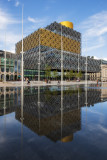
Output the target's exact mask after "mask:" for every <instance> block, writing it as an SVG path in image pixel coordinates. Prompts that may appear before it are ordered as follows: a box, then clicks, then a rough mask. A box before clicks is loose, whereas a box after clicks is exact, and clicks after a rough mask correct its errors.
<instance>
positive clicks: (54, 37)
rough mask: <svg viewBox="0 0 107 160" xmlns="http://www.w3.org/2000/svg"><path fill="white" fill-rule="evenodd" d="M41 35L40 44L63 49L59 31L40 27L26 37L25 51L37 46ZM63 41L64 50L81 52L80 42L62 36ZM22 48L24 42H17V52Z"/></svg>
mask: <svg viewBox="0 0 107 160" xmlns="http://www.w3.org/2000/svg"><path fill="white" fill-rule="evenodd" d="M39 36H40V45H42V46H47V47H51V48H56V49H58V50H61V36H60V35H59V34H57V33H54V32H52V31H49V30H46V29H39V30H38V31H36V32H34V33H32V34H31V35H29V36H27V37H26V38H25V39H24V51H28V50H30V49H32V48H35V47H36V46H38V45H39ZM62 41H63V50H64V51H69V52H73V53H77V54H80V52H81V44H80V42H78V41H76V40H73V39H71V38H68V37H66V36H62ZM21 48H22V42H21V41H20V42H18V43H17V44H16V53H20V52H21Z"/></svg>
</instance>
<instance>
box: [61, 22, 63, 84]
mask: <svg viewBox="0 0 107 160" xmlns="http://www.w3.org/2000/svg"><path fill="white" fill-rule="evenodd" d="M61 85H63V41H62V25H61Z"/></svg>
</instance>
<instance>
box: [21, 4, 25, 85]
mask: <svg viewBox="0 0 107 160" xmlns="http://www.w3.org/2000/svg"><path fill="white" fill-rule="evenodd" d="M21 54H22V86H23V54H24V52H23V6H22V52H21Z"/></svg>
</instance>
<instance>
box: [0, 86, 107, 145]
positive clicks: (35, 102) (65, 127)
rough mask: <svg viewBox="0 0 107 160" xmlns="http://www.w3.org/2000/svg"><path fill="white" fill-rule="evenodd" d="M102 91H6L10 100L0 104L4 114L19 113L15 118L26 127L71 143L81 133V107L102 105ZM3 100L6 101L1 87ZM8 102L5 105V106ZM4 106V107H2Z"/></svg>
mask: <svg viewBox="0 0 107 160" xmlns="http://www.w3.org/2000/svg"><path fill="white" fill-rule="evenodd" d="M103 92H104V97H107V93H105V91H102V90H101V89H87V88H80V87H79V86H77V87H76V88H73V87H65V86H62V87H61V88H60V87H55V86H53V87H36V88H35V87H32V88H30V87H26V88H23V87H22V88H6V94H5V95H6V100H4V101H0V102H1V104H0V106H1V107H0V115H3V114H4V108H3V107H4V104H5V103H6V109H5V114H8V113H11V112H14V111H15V118H16V119H17V120H18V121H20V122H21V134H22V142H23V125H25V126H26V127H28V128H29V129H30V130H32V131H33V132H35V133H36V134H38V135H39V136H46V137H47V138H49V139H50V140H52V141H54V142H56V141H59V140H60V141H62V142H69V141H72V140H73V136H74V134H75V133H76V132H77V131H79V130H81V107H85V106H87V107H89V106H90V105H91V106H93V105H94V104H95V103H99V102H101V99H102V96H103V95H102V93H103ZM0 96H1V99H2V98H4V93H3V88H1V94H0ZM3 102H4V104H3ZM2 106H3V107H2Z"/></svg>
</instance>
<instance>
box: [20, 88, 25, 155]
mask: <svg viewBox="0 0 107 160" xmlns="http://www.w3.org/2000/svg"><path fill="white" fill-rule="evenodd" d="M23 94H24V92H23V86H21V117H20V120H21V155H23V120H24V117H23V104H24V100H23V97H24V95H23Z"/></svg>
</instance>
